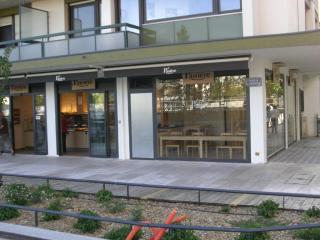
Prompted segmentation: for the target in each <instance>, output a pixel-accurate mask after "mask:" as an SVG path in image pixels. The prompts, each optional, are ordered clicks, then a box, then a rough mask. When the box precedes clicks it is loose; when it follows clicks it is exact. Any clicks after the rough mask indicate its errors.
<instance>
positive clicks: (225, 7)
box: [220, 0, 241, 12]
mask: <svg viewBox="0 0 320 240" xmlns="http://www.w3.org/2000/svg"><path fill="white" fill-rule="evenodd" d="M240 9H241V0H220V11H222V12H224V11H233V10H240Z"/></svg>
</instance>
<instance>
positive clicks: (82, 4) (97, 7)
mask: <svg viewBox="0 0 320 240" xmlns="http://www.w3.org/2000/svg"><path fill="white" fill-rule="evenodd" d="M86 6H93V7H94V23H95V26H94V27H98V26H100V25H101V24H100V22H101V16H100V0H98V1H92V2H86V1H85V2H77V3H76V4H69V5H68V12H69V17H68V20H69V31H73V30H75V29H74V24H73V19H74V13H73V9H74V8H75V7H86ZM72 37H74V35H73V36H72Z"/></svg>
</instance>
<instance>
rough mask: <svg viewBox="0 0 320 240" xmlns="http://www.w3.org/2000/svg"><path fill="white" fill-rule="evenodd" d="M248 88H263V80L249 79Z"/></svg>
mask: <svg viewBox="0 0 320 240" xmlns="http://www.w3.org/2000/svg"><path fill="white" fill-rule="evenodd" d="M246 83H247V87H262V78H259V77H257V78H248V79H247V82H246Z"/></svg>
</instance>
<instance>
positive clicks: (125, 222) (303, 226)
mask: <svg viewBox="0 0 320 240" xmlns="http://www.w3.org/2000/svg"><path fill="white" fill-rule="evenodd" d="M0 175H1V176H5V177H15V178H27V179H41V180H45V181H46V183H47V184H48V185H49V184H50V181H65V182H78V183H95V184H101V185H102V188H103V189H105V188H106V185H121V186H126V189H127V191H126V197H127V198H128V199H129V198H130V187H147V188H161V189H171V190H189V191H197V192H198V203H202V201H201V193H203V192H214V193H238V194H251V195H263V196H281V197H283V199H284V198H285V197H297V198H317V199H320V195H318V194H317V195H312V194H299V193H280V192H263V191H245V190H230V189H212V188H197V187H183V186H166V185H154V184H138V183H126V182H113V181H101V180H89V179H88V180H86V179H70V178H61V177H49V176H35V175H17V174H6V173H0ZM283 204H284V201H283ZM283 207H284V205H283ZM0 208H14V209H17V210H22V211H29V212H33V213H34V226H38V225H39V213H40V214H43V213H47V214H52V215H61V216H64V217H71V218H76V219H80V218H82V219H91V220H96V221H100V222H107V223H114V224H121V225H130V226H141V227H147V228H150V227H154V228H164V229H169V230H170V229H181V230H193V231H203V232H225V233H262V232H281V231H294V230H302V229H312V228H320V223H313V224H295V225H289V226H284V225H281V226H270V227H261V228H239V227H218V226H199V225H176V224H157V223H146V222H138V221H131V220H124V219H120V218H110V217H102V216H88V215H85V214H80V213H74V212H66V211H53V210H48V209H42V208H33V207H26V206H17V205H11V204H0Z"/></svg>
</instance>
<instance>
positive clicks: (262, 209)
mask: <svg viewBox="0 0 320 240" xmlns="http://www.w3.org/2000/svg"><path fill="white" fill-rule="evenodd" d="M278 209H279V204H278V203H275V202H274V201H272V200H267V201H264V202H262V203H260V204H259V205H258V208H257V213H258V215H259V216H263V217H266V218H272V217H274V216H275V215H276V213H277V211H278Z"/></svg>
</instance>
